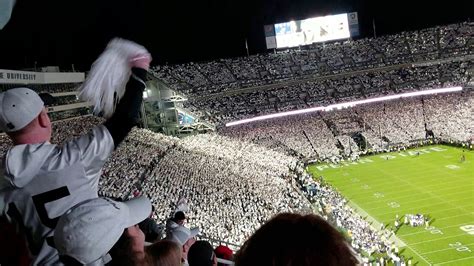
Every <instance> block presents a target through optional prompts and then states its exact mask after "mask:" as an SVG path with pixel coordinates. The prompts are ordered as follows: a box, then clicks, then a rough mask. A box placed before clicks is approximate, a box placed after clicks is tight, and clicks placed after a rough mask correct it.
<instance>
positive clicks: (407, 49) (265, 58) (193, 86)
mask: <svg viewBox="0 0 474 266" xmlns="http://www.w3.org/2000/svg"><path fill="white" fill-rule="evenodd" d="M473 33H474V27H473V23H472V22H465V23H460V24H451V25H446V26H441V27H436V28H428V29H423V30H419V31H413V32H402V33H398V34H393V35H386V36H380V37H378V38H368V39H361V40H355V41H352V40H349V41H344V42H334V43H327V44H321V43H316V44H312V45H307V46H304V47H297V48H290V49H287V50H282V51H278V52H276V53H268V54H258V55H251V56H248V57H240V58H231V59H222V60H219V61H211V62H199V63H187V64H182V65H173V66H168V65H165V66H156V67H154V68H152V69H151V71H152V73H153V74H154V75H155V76H156V77H157V78H159V79H161V80H163V81H165V82H166V83H167V84H168V85H169V86H171V88H173V89H176V90H178V91H180V92H181V93H184V94H186V95H192V96H197V97H202V96H204V95H208V94H214V93H222V92H224V91H232V90H235V89H240V88H244V87H257V86H262V85H265V84H271V83H275V82H282V81H287V80H292V79H297V78H301V77H305V76H308V75H311V76H326V75H332V74H340V73H346V72H351V71H356V70H362V69H376V68H379V67H386V66H393V65H400V64H402V65H403V64H404V67H406V65H407V64H411V63H416V62H423V61H431V60H438V59H444V58H452V57H460V56H466V55H469V54H472V49H470V48H469V40H470V39H471V38H472V35H473Z"/></svg>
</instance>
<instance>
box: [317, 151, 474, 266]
mask: <svg viewBox="0 0 474 266" xmlns="http://www.w3.org/2000/svg"><path fill="white" fill-rule="evenodd" d="M417 150H420V151H421V154H420V156H416V155H414V152H416V151H417ZM436 150H437V151H436ZM462 153H463V151H462V149H459V148H453V147H449V146H425V147H422V148H419V149H412V150H409V151H405V152H403V153H402V154H399V153H397V152H394V153H389V154H379V155H375V156H370V157H363V158H362V161H366V163H358V164H345V165H339V167H338V168H332V167H331V165H312V166H310V167H309V171H310V172H311V173H312V174H313V175H314V176H320V175H322V176H323V177H324V179H325V180H326V181H327V182H328V183H330V184H331V185H332V186H334V187H336V189H337V190H338V191H339V192H340V193H341V194H342V195H344V196H345V197H346V198H347V199H349V200H350V201H351V202H352V203H354V204H356V205H358V206H359V207H360V208H361V209H363V211H365V212H367V213H368V214H369V215H370V216H371V217H372V218H374V219H376V220H377V221H379V222H381V223H384V224H386V225H387V224H389V226H393V223H394V220H395V216H396V215H397V214H398V215H399V216H400V217H402V216H403V215H405V214H407V213H412V214H414V213H422V214H426V215H429V216H430V217H431V219H432V221H433V222H432V223H431V228H428V229H425V227H424V226H423V227H416V228H413V227H409V226H402V227H401V229H400V230H399V231H398V232H397V234H396V235H397V237H398V238H399V239H400V240H402V241H403V242H404V243H405V244H406V245H407V247H406V248H405V249H404V251H403V252H404V253H403V255H404V256H405V257H413V260H414V261H418V264H417V265H430V264H431V265H471V266H472V265H474V231H471V233H472V234H468V233H467V232H465V231H463V230H461V228H460V227H461V226H466V225H472V229H473V230H474V152H472V151H465V152H464V153H465V154H466V161H465V162H460V157H461V154H462ZM386 155H391V156H394V157H392V158H390V159H389V160H386V159H385V158H382V157H386ZM402 155H405V156H402ZM367 159H368V160H370V161H372V162H368V160H367ZM324 167H327V168H324ZM334 167H336V166H334ZM401 250H403V248H402V249H401Z"/></svg>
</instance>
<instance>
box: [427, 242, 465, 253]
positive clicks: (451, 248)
mask: <svg viewBox="0 0 474 266" xmlns="http://www.w3.org/2000/svg"><path fill="white" fill-rule="evenodd" d="M462 245H463V246H474V243H470V244H464V243H463V244H462ZM446 250H456V248H453V247H449V248H444V249H438V250H435V251H430V252H425V253H423V255H426V254H432V253H438V252H441V251H446ZM458 252H459V251H458Z"/></svg>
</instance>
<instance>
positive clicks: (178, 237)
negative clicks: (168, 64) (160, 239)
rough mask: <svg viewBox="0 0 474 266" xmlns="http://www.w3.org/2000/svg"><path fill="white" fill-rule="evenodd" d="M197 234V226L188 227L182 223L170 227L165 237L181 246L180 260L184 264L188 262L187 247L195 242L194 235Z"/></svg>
mask: <svg viewBox="0 0 474 266" xmlns="http://www.w3.org/2000/svg"><path fill="white" fill-rule="evenodd" d="M198 234H199V229H198V228H193V229H191V230H190V229H188V228H186V227H184V226H182V225H180V226H178V227H176V228H174V229H172V230H171V231H170V232H169V233H168V234H167V235H166V239H169V240H172V241H174V242H176V243H177V244H178V245H179V246H180V247H181V252H182V260H183V262H184V264H188V252H189V248H191V246H192V245H193V244H194V243H195V242H196V238H195V237H196V236H197V235H198Z"/></svg>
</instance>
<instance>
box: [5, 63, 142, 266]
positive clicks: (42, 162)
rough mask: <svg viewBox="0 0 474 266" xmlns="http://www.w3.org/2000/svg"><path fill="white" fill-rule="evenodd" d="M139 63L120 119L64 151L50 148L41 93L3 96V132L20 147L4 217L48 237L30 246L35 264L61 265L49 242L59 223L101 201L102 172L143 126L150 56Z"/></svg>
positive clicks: (11, 153)
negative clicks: (75, 209)
mask: <svg viewBox="0 0 474 266" xmlns="http://www.w3.org/2000/svg"><path fill="white" fill-rule="evenodd" d="M139 58H140V59H139V60H133V58H132V59H131V61H130V62H131V63H130V66H131V67H132V73H133V74H132V75H131V78H130V79H129V81H128V83H127V87H126V91H125V94H124V96H123V98H122V99H121V100H120V102H119V103H118V105H117V107H116V109H115V113H114V115H113V116H112V117H111V118H109V119H108V120H107V121H106V122H105V123H104V124H103V125H99V126H97V127H95V128H93V129H92V131H91V132H90V133H89V134H86V135H83V136H81V137H79V138H77V139H74V140H71V141H69V142H67V143H64V144H63V145H62V146H57V145H54V144H51V143H50V139H51V132H52V129H51V122H50V119H49V117H48V114H47V111H46V109H45V108H44V102H43V101H42V100H41V98H40V97H39V95H38V94H37V93H36V92H34V91H33V90H31V89H28V88H15V89H11V90H8V91H6V92H3V93H1V94H0V102H2V105H1V106H0V130H2V131H4V132H6V133H7V135H8V136H9V137H10V138H11V140H12V141H13V144H14V145H15V146H13V147H12V148H10V149H9V150H8V151H7V153H6V155H5V156H4V158H3V161H4V162H5V163H4V164H3V165H2V169H1V170H2V173H4V175H2V176H1V177H0V201H2V202H4V203H5V204H2V205H0V215H2V216H6V217H7V218H8V220H10V221H11V220H15V222H17V223H19V224H23V225H24V226H25V227H26V231H27V232H31V233H32V234H33V235H41V236H42V237H38V238H31V241H30V243H29V248H30V251H31V253H32V254H33V255H34V256H35V258H34V261H33V263H34V264H54V263H55V262H57V261H58V259H59V258H58V255H57V250H56V249H55V248H54V247H52V246H51V244H47V243H46V242H45V241H46V239H47V238H48V237H51V236H52V235H53V232H54V228H55V226H56V221H57V220H56V219H55V218H56V217H58V216H60V215H62V214H64V213H65V212H66V211H67V210H69V209H70V208H71V207H73V206H75V205H77V204H78V203H80V202H82V201H84V200H87V199H91V198H97V196H98V195H97V191H98V183H99V177H100V175H101V168H102V166H103V165H104V163H105V161H106V160H107V158H108V157H109V156H110V155H111V153H112V151H113V150H114V148H116V147H117V146H118V145H119V144H120V143H121V142H122V140H123V139H124V138H125V137H126V136H127V134H128V132H129V131H130V130H131V128H132V127H133V126H135V124H136V123H137V121H138V118H139V112H140V106H141V102H142V99H143V97H142V96H143V95H142V94H143V90H144V88H145V82H144V80H145V77H146V73H147V71H146V70H147V69H148V66H149V63H150V61H151V58H150V57H149V56H148V57H142V56H140V57H139ZM46 204H47V205H48V209H46V207H45V205H46ZM48 211H49V212H50V213H48ZM12 213H13V214H15V215H13V216H12ZM32 213H34V214H32Z"/></svg>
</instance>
